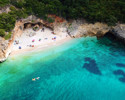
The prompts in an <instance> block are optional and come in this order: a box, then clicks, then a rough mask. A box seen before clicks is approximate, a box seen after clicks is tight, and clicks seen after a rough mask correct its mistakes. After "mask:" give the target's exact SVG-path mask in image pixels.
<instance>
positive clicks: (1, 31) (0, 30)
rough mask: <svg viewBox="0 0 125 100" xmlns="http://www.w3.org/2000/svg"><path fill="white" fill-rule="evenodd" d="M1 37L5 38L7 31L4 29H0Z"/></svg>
mask: <svg viewBox="0 0 125 100" xmlns="http://www.w3.org/2000/svg"><path fill="white" fill-rule="evenodd" d="M0 36H1V37H4V36H5V31H4V29H0Z"/></svg>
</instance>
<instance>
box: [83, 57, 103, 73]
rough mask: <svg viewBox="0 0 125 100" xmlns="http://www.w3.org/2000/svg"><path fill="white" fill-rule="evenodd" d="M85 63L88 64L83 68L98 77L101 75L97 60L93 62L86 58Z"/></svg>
mask: <svg viewBox="0 0 125 100" xmlns="http://www.w3.org/2000/svg"><path fill="white" fill-rule="evenodd" d="M85 62H86V63H85V64H84V65H83V68H85V69H86V70H88V71H89V72H90V73H93V74H96V75H101V71H100V70H99V68H98V66H97V64H96V61H95V60H93V59H91V58H89V57H86V58H85Z"/></svg>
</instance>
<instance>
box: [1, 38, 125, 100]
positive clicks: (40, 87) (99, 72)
mask: <svg viewBox="0 0 125 100" xmlns="http://www.w3.org/2000/svg"><path fill="white" fill-rule="evenodd" d="M35 77H40V79H39V80H37V81H32V78H35ZM0 100H125V47H124V46H123V45H121V44H119V43H115V41H113V42H112V41H111V40H110V39H108V38H103V39H101V40H97V39H96V38H89V37H88V38H81V39H74V40H71V41H69V42H68V43H66V44H63V45H61V46H58V47H56V48H52V49H49V50H46V51H44V52H37V53H36V52H34V53H29V54H27V55H18V56H15V57H10V58H9V59H8V60H7V61H6V62H4V63H2V64H0Z"/></svg>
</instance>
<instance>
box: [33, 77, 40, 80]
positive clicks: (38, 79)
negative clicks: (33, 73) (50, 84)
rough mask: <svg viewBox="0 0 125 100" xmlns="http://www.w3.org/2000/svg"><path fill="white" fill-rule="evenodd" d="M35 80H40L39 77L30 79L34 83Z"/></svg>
mask: <svg viewBox="0 0 125 100" xmlns="http://www.w3.org/2000/svg"><path fill="white" fill-rule="evenodd" d="M36 79H37V80H39V79H40V77H37V78H32V81H36Z"/></svg>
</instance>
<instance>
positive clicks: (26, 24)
mask: <svg viewBox="0 0 125 100" xmlns="http://www.w3.org/2000/svg"><path fill="white" fill-rule="evenodd" d="M36 25H37V26H39V27H43V26H44V25H43V24H42V23H40V22H38V23H30V22H28V23H25V24H24V29H27V28H32V27H34V26H36Z"/></svg>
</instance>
